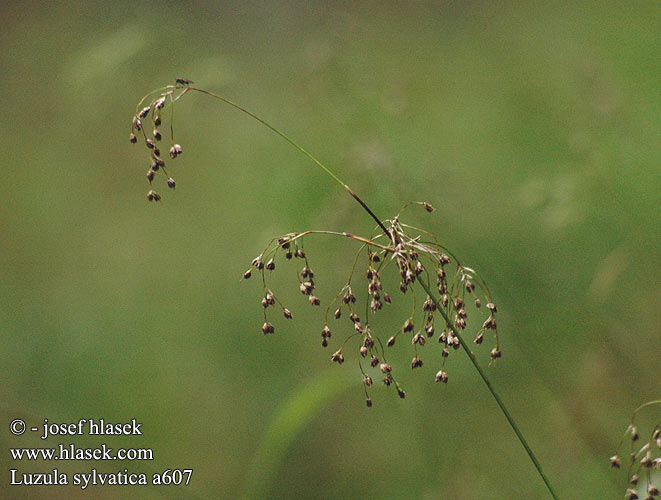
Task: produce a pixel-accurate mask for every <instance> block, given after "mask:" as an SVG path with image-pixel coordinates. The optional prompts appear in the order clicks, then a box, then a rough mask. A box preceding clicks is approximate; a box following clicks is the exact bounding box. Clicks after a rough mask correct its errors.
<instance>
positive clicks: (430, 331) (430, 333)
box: [425, 325, 434, 337]
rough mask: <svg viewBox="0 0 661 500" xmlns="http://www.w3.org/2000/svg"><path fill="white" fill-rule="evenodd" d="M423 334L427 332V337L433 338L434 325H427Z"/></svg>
mask: <svg viewBox="0 0 661 500" xmlns="http://www.w3.org/2000/svg"><path fill="white" fill-rule="evenodd" d="M425 332H427V337H433V336H434V325H428V326H427V327H426V328H425Z"/></svg>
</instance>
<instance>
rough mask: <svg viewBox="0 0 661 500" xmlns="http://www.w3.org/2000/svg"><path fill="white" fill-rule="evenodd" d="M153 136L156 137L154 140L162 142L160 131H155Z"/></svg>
mask: <svg viewBox="0 0 661 500" xmlns="http://www.w3.org/2000/svg"><path fill="white" fill-rule="evenodd" d="M152 135H153V136H154V139H156V140H157V141H160V140H161V138H162V136H161V133H160V132H159V131H158V129H154V132H152Z"/></svg>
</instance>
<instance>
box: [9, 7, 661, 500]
mask: <svg viewBox="0 0 661 500" xmlns="http://www.w3.org/2000/svg"><path fill="white" fill-rule="evenodd" d="M659 9H660V7H659V4H658V2H655V1H646V2H618V1H599V2H586V1H561V2H541V1H540V2H537V1H535V2H315V3H308V2H293V1H277V2H249V1H242V2H209V1H207V2H204V1H200V2H176V3H174V2H167V3H166V2H142V1H140V2H128V1H116V2H112V3H107V2H96V1H90V2H87V1H85V2H57V3H55V2H54V3H52V4H51V3H50V2H49V3H46V2H35V3H23V2H5V3H3V7H2V12H1V14H0V16H1V17H2V30H1V31H0V48H1V50H0V64H1V68H2V78H1V79H0V89H1V92H0V110H1V111H0V113H1V114H0V116H1V117H2V133H1V134H0V144H1V150H2V155H1V158H2V159H1V160H0V166H1V179H2V180H1V181H0V333H1V339H2V340H1V342H0V377H1V380H2V382H1V383H0V400H1V401H2V405H1V415H2V418H1V419H0V420H1V423H2V425H1V431H0V444H1V447H2V449H3V451H2V454H1V456H0V463H1V464H2V484H3V486H2V487H1V488H0V498H8V499H10V498H11V499H36V498H40V499H41V498H58V499H59V498H62V499H65V498H66V499H74V498H75V499H77V498H95V499H97V498H98V499H111V498H112V499H114V498H119V497H121V498H125V499H129V498H135V499H161V498H170V499H171V498H182V499H189V498H190V499H216V498H221V499H225V498H227V499H235V498H274V499H275V498H324V499H358V498H361V499H437V498H442V499H477V498H480V499H482V500H485V499H503V498H511V499H519V498H520V499H524V498H526V499H527V498H547V494H546V492H545V491H544V486H543V484H542V482H541V480H540V479H539V477H538V476H537V475H536V474H535V471H534V469H533V467H532V464H531V463H530V462H529V460H528V458H527V456H526V455H525V453H524V450H523V448H522V447H521V445H520V444H519V443H518V442H517V441H516V440H515V437H514V434H513V432H512V431H511V430H510V428H509V427H508V425H507V423H506V421H505V419H504V418H503V416H502V415H501V414H500V413H499V411H498V410H497V408H496V405H495V403H494V401H493V400H492V399H491V398H490V395H489V394H488V392H487V391H486V389H485V387H484V386H483V384H482V382H481V381H480V380H479V378H478V376H477V374H476V373H475V372H474V371H473V370H472V368H471V366H470V365H469V363H468V359H467V358H466V357H465V356H464V355H463V354H462V353H457V355H454V356H452V357H451V363H450V365H449V370H448V371H449V372H450V375H451V379H450V383H449V384H448V385H447V386H444V385H443V386H439V385H438V384H435V383H434V381H433V378H434V374H435V372H436V370H437V369H438V368H437V366H438V361H439V359H440V357H439V351H438V349H437V348H436V347H435V345H433V344H432V345H428V346H426V347H425V348H424V350H423V354H424V355H423V359H424V360H425V366H424V367H423V368H421V369H419V370H416V371H415V372H411V370H410V369H408V368H407V365H408V363H410V357H411V356H412V352H411V347H410V346H407V345H406V343H398V345H397V346H396V347H395V348H393V349H394V354H393V356H394V360H395V361H394V362H393V364H397V365H398V366H399V367H400V376H399V377H400V380H401V381H402V383H403V385H404V387H405V388H406V390H407V398H406V400H404V401H402V400H400V399H399V398H397V396H396V394H395V393H394V391H392V390H391V391H387V390H386V389H385V388H384V387H382V386H380V387H375V388H374V390H373V392H372V398H373V400H374V407H373V408H372V409H371V410H368V409H367V408H365V403H364V400H363V394H362V390H361V388H360V384H359V380H360V372H359V370H358V366H357V364H356V363H355V359H356V355H355V354H354V353H353V352H351V353H350V354H347V358H348V359H347V362H346V363H345V364H344V365H342V366H341V367H339V366H337V365H332V364H331V362H330V360H329V355H330V352H331V351H330V350H324V349H322V348H321V346H320V337H319V332H320V329H321V327H322V326H323V320H322V318H321V316H320V314H318V311H312V310H311V308H310V307H309V306H308V305H307V304H306V303H305V300H304V299H303V298H302V297H301V295H300V293H298V292H297V284H296V279H295V271H294V269H295V267H294V266H293V265H292V264H290V265H286V264H287V263H285V262H282V263H281V265H280V266H279V268H278V269H277V270H276V272H275V276H274V278H275V285H274V286H275V287H276V290H278V291H279V292H280V295H281V296H282V298H283V299H284V300H285V302H286V303H287V304H288V305H289V306H290V308H291V309H292V310H293V312H294V315H295V318H294V320H293V321H292V322H288V323H286V322H285V321H284V319H283V320H282V321H277V320H276V328H277V333H276V335H273V336H269V337H266V338H265V337H264V336H263V335H262V334H261V332H260V327H261V324H262V322H263V319H262V316H261V314H262V313H261V306H260V299H261V289H260V286H259V283H258V282H256V281H255V280H250V281H246V282H243V283H240V281H239V278H240V276H241V274H242V273H243V271H244V270H245V269H246V268H247V266H248V265H249V263H250V261H251V260H252V258H253V257H254V256H255V255H257V254H258V253H259V252H260V251H261V249H262V248H263V246H264V245H265V244H266V242H267V241H268V240H269V239H270V238H271V237H273V236H277V235H279V234H284V233H286V232H289V231H297V230H302V229H309V228H313V229H322V228H324V229H331V230H340V231H350V232H354V233H359V234H364V233H369V232H370V231H371V229H372V222H371V221H370V220H369V218H367V217H366V216H365V215H364V213H363V212H361V211H360V209H359V208H358V206H357V205H356V204H355V202H354V201H353V200H352V199H351V198H350V197H348V196H347V195H346V193H344V192H343V190H342V189H341V188H339V187H338V186H337V185H336V184H334V183H333V182H332V181H331V180H329V179H328V178H327V177H325V176H324V174H323V172H321V170H319V169H316V167H314V165H313V164H312V163H311V162H310V161H309V160H307V159H306V158H305V157H304V156H303V155H301V154H300V153H299V152H297V151H296V150H294V149H293V148H291V147H290V146H289V145H287V144H286V143H285V142H284V141H282V140H281V139H280V138H278V137H277V136H275V135H274V134H272V133H271V132H270V131H268V130H266V129H265V128H264V127H262V126H261V125H259V124H258V123H256V122H255V121H253V120H251V119H249V118H248V117H246V116H245V115H242V114H240V113H238V112H236V111H235V110H233V109H232V108H230V107H228V106H226V105H223V104H221V103H219V102H217V101H212V100H210V99H208V98H205V97H203V96H201V95H188V96H186V97H185V98H184V99H182V101H180V103H178V105H177V108H176V123H175V133H176V136H177V141H178V142H180V143H181V144H182V145H183V148H184V155H183V156H182V157H181V158H180V159H177V161H176V162H175V163H174V165H173V166H172V168H171V171H172V173H173V174H174V177H175V178H176V179H177V183H178V184H177V189H176V192H172V191H170V190H168V189H167V187H165V186H164V182H163V178H159V179H158V180H159V182H157V183H156V189H157V190H158V191H160V192H161V194H162V195H163V200H162V201H161V203H159V204H149V203H147V201H146V199H145V195H146V192H147V190H148V185H147V182H146V180H145V176H144V174H145V171H146V169H147V161H148V160H147V157H146V154H145V150H144V147H143V146H140V145H136V146H132V145H130V144H129V142H128V134H129V132H130V120H131V116H132V114H133V113H134V110H135V105H136V103H137V101H138V100H139V99H140V98H141V97H142V96H143V95H144V94H146V93H147V92H148V91H149V90H151V89H154V88H157V87H160V86H163V85H166V84H169V83H172V82H173V81H174V78H175V77H178V76H183V77H187V78H190V79H192V80H194V81H195V82H196V83H198V84H199V86H201V87H204V88H207V89H209V90H213V91H217V92H219V93H222V94H223V95H225V96H227V97H229V98H231V99H233V100H235V101H237V102H240V103H242V104H244V105H245V106H247V107H249V108H250V109H251V110H253V111H255V112H257V113H258V114H260V115H261V116H262V117H264V118H266V119H267V120H269V121H271V122H272V123H273V124H275V125H276V126H278V127H279V128H281V129H282V130H284V131H285V132H287V133H288V134H289V135H291V136H292V137H294V138H295V139H296V140H297V141H299V142H300V143H301V144H302V145H304V147H306V148H307V149H309V150H310V151H312V152H313V153H314V154H315V155H316V156H318V157H319V158H320V159H322V161H324V162H325V163H326V164H327V165H329V166H330V167H331V168H333V169H334V170H335V172H336V173H337V174H338V175H339V176H340V178H342V179H343V180H345V181H346V182H347V183H349V184H350V185H351V186H352V187H353V188H354V189H355V190H356V191H357V192H358V193H360V194H361V196H362V197H363V198H364V199H365V200H366V201H368V203H369V204H370V205H371V206H372V208H373V209H374V210H375V212H377V213H378V214H380V215H382V216H383V217H387V216H390V215H393V214H394V213H396V212H397V210H398V209H399V208H400V207H401V205H403V204H404V203H405V202H407V201H409V200H412V199H415V200H426V201H429V202H430V203H432V204H433V205H435V206H436V207H437V211H436V212H434V213H433V214H431V215H429V214H427V213H425V212H424V211H422V210H418V211H416V210H412V211H410V212H409V213H408V216H407V217H408V220H409V222H411V223H413V224H415V225H424V227H425V228H427V229H428V230H430V231H432V232H434V233H435V234H436V235H437V236H438V237H439V238H440V239H441V240H442V241H443V242H444V243H445V244H446V245H447V246H449V247H450V248H452V249H453V250H454V251H455V252H456V253H457V254H458V255H460V256H462V257H463V259H464V261H465V262H466V263H467V264H469V265H473V266H474V267H476V268H478V269H480V270H481V272H482V274H483V275H484V276H485V277H486V279H487V281H488V283H489V284H490V287H491V289H492V291H493V293H494V296H495V297H496V300H497V303H498V306H499V311H500V312H499V315H500V322H499V326H500V333H501V336H502V337H501V339H502V348H503V352H504V357H503V359H502V360H501V361H500V362H498V363H497V365H495V366H491V367H490V368H488V373H489V376H490V377H491V378H492V380H493V382H494V384H495V385H496V387H497V388H498V389H499V390H500V392H501V393H502V395H503V398H504V400H505V401H506V403H507V404H508V405H509V406H510V408H511V411H512V413H513V414H514V416H515V418H516V419H517V420H518V421H519V423H520V426H521V428H522V430H523V432H524V433H525V434H526V435H527V436H528V438H529V441H530V444H531V445H532V446H533V448H534V449H535V450H536V452H537V454H538V456H539V458H540V460H541V462H542V464H543V466H544V467H545V469H546V472H547V473H548V475H549V476H550V478H551V480H552V481H553V482H554V483H555V485H556V488H557V489H558V491H559V494H560V495H561V497H562V498H566V499H568V498H576V499H579V498H580V499H584V498H599V499H602V498H619V497H620V496H621V495H622V492H623V485H624V478H623V477H622V475H621V474H618V473H616V472H614V471H612V470H611V469H610V468H609V466H608V457H609V456H610V455H611V454H612V453H614V451H615V448H616V447H617V443H618V441H619V438H620V436H621V434H622V432H624V430H625V428H626V426H627V425H628V422H629V419H630V415H631V412H632V411H633V409H634V408H635V407H636V406H638V405H639V404H640V403H643V402H644V401H646V400H649V399H653V398H658V397H659V393H660V390H661V387H660V385H661V384H660V382H659V359H661V356H660V354H661V335H660V331H661V330H660V326H659V325H660V324H661V315H660V310H661V308H660V307H659V306H660V304H661V285H660V283H661V259H660V252H659V248H660V245H661V233H660V232H659V202H660V201H661V200H660V189H659V188H660V186H661V169H660V166H659V151H660V146H661V92H660V89H661V87H660V84H659V82H660V81H661V65H660V64H659V54H661V37H659V33H660V32H661V16H660V11H659ZM306 250H307V252H308V254H309V256H310V259H311V263H312V264H313V265H314V270H315V272H316V275H317V277H318V283H319V286H318V288H319V295H320V297H321V299H322V301H324V302H325V303H327V302H328V301H329V300H330V298H332V296H333V295H334V293H335V291H336V288H337V287H339V286H341V284H342V282H343V280H344V279H345V278H344V277H345V275H346V272H347V271H348V269H349V267H350V266H351V263H352V259H353V255H354V252H355V250H356V247H355V245H352V242H350V241H345V240H344V239H333V238H316V239H310V240H309V242H308V243H307V245H306ZM395 298H396V305H394V306H393V307H392V308H390V309H389V310H388V312H385V313H383V314H382V315H381V317H380V318H379V319H377V320H376V323H375V324H376V325H380V326H381V328H382V331H383V332H388V333H383V335H385V336H388V335H389V334H390V333H389V332H390V330H394V329H396V328H398V327H399V325H400V324H401V321H402V320H403V319H404V318H405V316H406V314H407V313H406V311H407V305H406V304H407V303H406V300H404V298H403V297H401V296H400V294H397V295H395ZM345 328H346V327H345ZM339 330H340V329H339V328H338V329H337V331H338V333H336V336H335V337H334V339H333V340H334V345H337V340H338V339H339V338H340V335H339ZM469 338H470V336H469ZM488 350H489V347H487V346H486V345H485V346H484V347H483V348H481V349H479V350H478V357H479V359H480V361H481V362H482V364H484V365H486V364H487V363H488ZM641 417H642V419H641V425H643V426H644V424H646V423H647V424H649V423H650V422H652V419H653V418H654V417H655V418H656V419H657V421H658V411H656V416H655V415H654V411H650V412H649V414H647V416H646V415H641ZM13 418H24V419H25V420H26V421H27V422H28V424H29V425H39V424H40V423H42V422H43V419H44V418H48V419H49V421H51V422H70V421H77V420H78V419H80V418H105V419H106V420H109V421H118V422H121V421H128V420H130V419H131V418H137V419H138V420H139V421H141V422H143V431H144V435H143V436H141V437H133V438H123V439H120V438H112V437H109V438H99V437H96V438H94V437H89V436H77V437H73V438H71V437H67V438H62V439H61V440H57V439H56V438H54V439H51V440H49V441H47V444H48V445H53V446H55V445H56V444H57V443H58V442H63V443H72V442H73V443H76V444H77V445H79V446H97V445H99V444H100V443H102V442H105V443H107V444H108V446H111V447H115V448H117V447H120V446H130V447H150V448H152V449H153V450H154V456H155V460H154V461H152V462H150V463H145V462H131V463H121V464H120V465H119V466H117V464H107V463H105V464H104V463H94V462H78V463H67V464H64V465H63V464H61V463H60V464H57V463H56V464H53V463H48V462H39V463H36V464H30V463H28V462H27V461H23V462H20V463H16V462H13V461H11V460H10V459H9V454H8V453H7V450H8V448H9V447H15V446H44V444H43V442H41V441H40V440H39V439H38V437H37V436H35V435H25V436H22V437H20V438H17V437H14V436H12V435H11V434H10V433H9V432H8V425H9V422H10V421H11V420H12V419H13ZM54 466H59V467H58V468H59V469H60V470H61V471H65V472H68V473H70V474H71V473H74V472H89V471H90V470H91V469H92V468H96V469H97V470H99V471H102V470H103V471H117V470H122V469H123V468H125V467H126V468H127V469H129V471H130V472H146V473H149V474H151V473H153V472H157V471H163V470H165V469H168V468H170V469H173V468H193V469H194V474H193V477H192V481H191V484H190V486H188V487H186V488H174V487H169V488H165V487H161V488H155V487H150V486H145V487H139V488H128V487H90V488H89V489H88V490H86V491H81V490H80V488H78V487H66V486H61V487H51V488H45V487H41V488H39V487H10V486H9V485H8V483H9V470H10V469H11V468H16V469H18V470H19V471H20V472H24V471H42V472H46V471H51V470H52V469H53V467H54Z"/></svg>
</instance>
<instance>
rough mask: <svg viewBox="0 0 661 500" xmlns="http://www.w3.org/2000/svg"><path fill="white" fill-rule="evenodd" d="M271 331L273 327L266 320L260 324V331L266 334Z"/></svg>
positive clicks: (273, 330) (273, 329)
mask: <svg viewBox="0 0 661 500" xmlns="http://www.w3.org/2000/svg"><path fill="white" fill-rule="evenodd" d="M273 332H275V328H274V327H273V325H272V324H271V323H269V322H268V321H267V322H266V323H264V324H263V325H262V333H263V334H264V335H267V334H269V333H273Z"/></svg>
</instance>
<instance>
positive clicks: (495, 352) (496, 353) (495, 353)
mask: <svg viewBox="0 0 661 500" xmlns="http://www.w3.org/2000/svg"><path fill="white" fill-rule="evenodd" d="M502 355H503V353H502V352H500V349H498V348H497V347H494V348H493V349H492V350H491V354H490V356H491V359H498V358H500V357H501V356H502Z"/></svg>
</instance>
